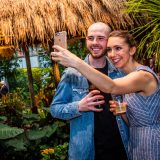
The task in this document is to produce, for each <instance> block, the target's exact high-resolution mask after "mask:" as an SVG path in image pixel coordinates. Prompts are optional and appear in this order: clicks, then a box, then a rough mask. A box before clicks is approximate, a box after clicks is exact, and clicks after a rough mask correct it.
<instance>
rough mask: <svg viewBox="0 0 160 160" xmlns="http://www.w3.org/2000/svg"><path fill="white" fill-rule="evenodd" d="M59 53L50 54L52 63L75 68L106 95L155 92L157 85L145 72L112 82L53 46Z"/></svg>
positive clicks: (151, 76) (75, 57) (65, 51)
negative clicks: (55, 62)
mask: <svg viewBox="0 0 160 160" xmlns="http://www.w3.org/2000/svg"><path fill="white" fill-rule="evenodd" d="M54 48H55V49H56V50H58V51H59V52H52V53H51V56H52V59H53V60H54V61H57V62H59V63H60V64H62V65H64V66H67V67H68V66H70V67H73V68H76V69H77V70H78V71H79V72H81V73H82V74H83V75H84V76H85V77H86V78H87V79H88V80H89V81H90V82H91V83H93V84H94V85H95V86H96V87H97V88H99V89H100V90H101V91H103V92H106V93H112V94H126V93H132V92H144V95H149V94H151V93H153V92H154V91H155V90H156V87H157V83H156V80H155V79H154V78H153V75H152V74H150V73H149V72H146V71H138V72H132V73H130V74H128V75H127V76H125V77H123V78H118V79H115V80H112V79H111V78H109V77H107V76H106V75H104V74H102V73H100V72H99V71H97V70H96V69H94V68H92V67H91V66H90V65H88V64H86V63H85V62H84V61H82V60H81V59H80V58H78V57H77V56H76V55H74V54H72V53H71V52H70V51H68V50H66V49H64V48H62V47H59V46H54Z"/></svg>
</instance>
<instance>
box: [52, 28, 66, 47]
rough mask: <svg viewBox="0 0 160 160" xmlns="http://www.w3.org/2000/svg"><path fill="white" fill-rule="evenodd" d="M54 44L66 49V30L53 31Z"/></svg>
mask: <svg viewBox="0 0 160 160" xmlns="http://www.w3.org/2000/svg"><path fill="white" fill-rule="evenodd" d="M54 45H59V46H61V47H63V48H65V49H67V32H66V31H61V32H56V33H55V35H54Z"/></svg>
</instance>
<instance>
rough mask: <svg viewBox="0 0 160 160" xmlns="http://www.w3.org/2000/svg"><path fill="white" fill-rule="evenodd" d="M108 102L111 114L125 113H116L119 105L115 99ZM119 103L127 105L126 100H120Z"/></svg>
mask: <svg viewBox="0 0 160 160" xmlns="http://www.w3.org/2000/svg"><path fill="white" fill-rule="evenodd" d="M109 104H110V111H111V112H112V113H113V115H115V116H117V115H122V114H125V113H116V108H117V107H119V103H118V102H117V101H115V100H110V101H109ZM121 105H122V106H125V107H127V103H126V102H122V103H121Z"/></svg>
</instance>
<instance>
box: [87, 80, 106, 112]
mask: <svg viewBox="0 0 160 160" xmlns="http://www.w3.org/2000/svg"><path fill="white" fill-rule="evenodd" d="M88 84H89V92H91V91H93V90H98V89H97V88H96V87H95V86H94V85H93V84H91V83H90V82H89V83H88ZM100 94H101V93H100ZM97 101H98V99H96V102H97ZM95 107H96V108H98V109H101V108H103V105H101V104H99V105H97V106H95Z"/></svg>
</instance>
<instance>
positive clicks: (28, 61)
mask: <svg viewBox="0 0 160 160" xmlns="http://www.w3.org/2000/svg"><path fill="white" fill-rule="evenodd" d="M22 48H23V51H24V53H25V59H26V65H27V74H28V85H29V92H30V99H31V109H32V112H33V113H37V107H36V106H35V97H34V89H33V76H32V70H31V62H30V55H29V50H28V46H27V45H26V44H24V45H23V46H22Z"/></svg>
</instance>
